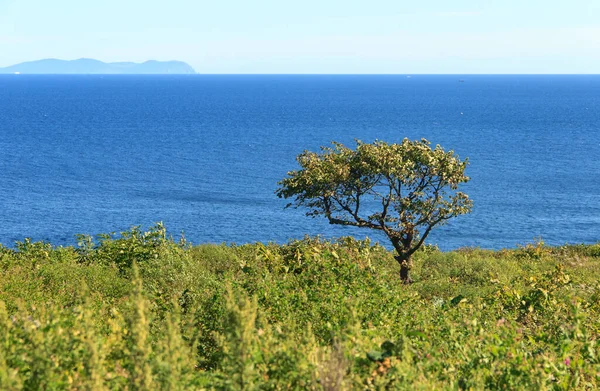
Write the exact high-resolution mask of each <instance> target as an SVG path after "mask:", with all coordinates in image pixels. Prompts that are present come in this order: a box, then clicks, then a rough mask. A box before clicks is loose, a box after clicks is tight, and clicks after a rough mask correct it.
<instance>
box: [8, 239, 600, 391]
mask: <svg viewBox="0 0 600 391" xmlns="http://www.w3.org/2000/svg"><path fill="white" fill-rule="evenodd" d="M597 248H598V244H596V245H569V246H561V247H550V246H547V245H545V244H543V243H541V241H538V242H537V243H535V244H531V245H525V246H521V247H520V248H517V249H514V250H502V251H497V252H494V251H487V250H480V249H461V250H457V251H454V252H449V253H444V252H440V251H439V250H438V249H436V248H433V247H423V248H421V249H420V250H419V251H418V252H416V253H415V256H414V261H415V267H414V269H413V272H414V274H415V275H417V276H418V282H416V283H414V284H412V285H410V286H399V285H398V284H395V283H394V282H393V281H391V278H390V276H392V275H396V274H397V272H398V267H399V266H398V265H397V264H395V263H394V262H390V260H391V259H393V254H391V253H390V252H389V251H387V250H386V249H385V248H383V247H381V246H379V245H377V244H372V243H371V242H370V241H368V240H366V241H358V240H355V239H352V238H341V239H339V240H335V241H326V240H323V239H321V238H310V237H306V238H304V239H303V240H295V241H291V242H289V243H288V244H285V245H277V244H266V245H265V244H261V243H256V244H246V245H242V246H225V245H217V246H216V245H201V246H197V247H191V246H187V245H182V244H180V243H175V242H174V241H173V240H171V239H169V238H167V237H166V235H164V234H158V235H157V234H156V231H155V228H153V229H152V230H151V231H150V232H149V233H144V232H140V231H139V229H134V230H133V231H132V232H129V233H125V234H122V235H121V236H120V237H118V238H114V237H113V236H111V239H103V240H101V241H100V243H95V242H93V241H91V242H90V241H88V242H87V244H83V245H82V246H78V247H77V248H71V247H65V248H63V247H53V246H51V245H49V244H47V243H33V242H31V241H24V242H22V243H20V244H18V245H17V247H16V248H15V249H8V248H3V247H2V248H0V267H1V268H2V274H0V389H2V390H125V389H128V390H149V389H152V390H189V389H192V390H202V389H207V390H211V389H227V390H230V389H245V390H247V389H261V390H349V389H356V390H379V389H400V390H403V389H406V390H413V389H423V390H430V389H455V390H467V389H494V390H495V389H509V390H521V389H539V390H544V389H546V390H579V389H580V390H591V389H598V387H599V386H600V346H599V345H598V342H597V341H598V337H599V332H600V304H599V303H600V300H599V298H600V285H599V284H598V281H597V275H598V273H599V272H600V260H599V259H598V257H597V256H596V249H597ZM121 250H123V253H121V252H120V251H121ZM124 254H126V255H124ZM155 254H156V255H157V256H154V255H155ZM113 256H114V257H115V258H114V259H113V258H112V257H113Z"/></svg>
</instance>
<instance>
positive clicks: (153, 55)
mask: <svg viewBox="0 0 600 391" xmlns="http://www.w3.org/2000/svg"><path fill="white" fill-rule="evenodd" d="M81 57H88V58H96V59H99V60H103V61H145V60H148V59H156V60H171V59H176V60H182V61H186V62H188V63H189V64H190V65H192V66H193V67H194V68H195V69H196V70H197V71H198V72H201V73H401V74H406V73H465V74H466V73H600V0H561V1H556V0H554V1H553V0H545V1H542V0H520V1H517V0H487V1H486V0H479V1H471V0H446V1H442V0H414V1H402V0H395V1H394V0H369V1H352V0H344V1H338V0H302V1H286V0H279V1H275V0H252V1H250V0H248V1H242V0H211V1H205V0H168V1H157V0H102V1H100V0H98V1H91V0H0V66H8V65H12V64H14V63H18V62H22V61H30V60H36V59H41V58H61V59H75V58H81Z"/></svg>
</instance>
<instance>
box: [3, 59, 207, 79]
mask: <svg viewBox="0 0 600 391" xmlns="http://www.w3.org/2000/svg"><path fill="white" fill-rule="evenodd" d="M0 73H4V74H7V73H12V74H80V75H92V74H93V75H118V74H125V75H162V74H169V75H173V74H178V75H182V74H184V75H189V74H195V73H196V71H195V70H194V68H192V67H191V66H189V65H188V64H186V63H185V62H182V61H154V60H151V61H146V62H143V63H135V62H111V63H106V62H102V61H98V60H94V59H90V58H80V59H78V60H72V61H66V60H57V59H46V60H39V61H29V62H23V63H20V64H16V65H12V66H9V67H6V68H0Z"/></svg>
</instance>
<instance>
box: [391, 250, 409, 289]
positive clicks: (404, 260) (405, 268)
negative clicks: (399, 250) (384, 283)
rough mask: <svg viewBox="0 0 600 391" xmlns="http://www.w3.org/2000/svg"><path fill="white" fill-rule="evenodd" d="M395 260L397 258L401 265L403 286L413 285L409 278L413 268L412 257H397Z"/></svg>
mask: <svg viewBox="0 0 600 391" xmlns="http://www.w3.org/2000/svg"><path fill="white" fill-rule="evenodd" d="M394 258H396V261H398V263H399V264H400V281H402V283H403V284H410V283H412V282H413V281H412V279H411V278H410V276H409V272H410V266H411V265H410V256H406V255H404V256H403V255H397V256H395V257H394Z"/></svg>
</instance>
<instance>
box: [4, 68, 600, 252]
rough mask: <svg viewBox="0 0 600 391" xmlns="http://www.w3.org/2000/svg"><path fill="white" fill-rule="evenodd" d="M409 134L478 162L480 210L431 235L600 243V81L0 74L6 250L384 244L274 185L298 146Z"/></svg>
mask: <svg viewBox="0 0 600 391" xmlns="http://www.w3.org/2000/svg"><path fill="white" fill-rule="evenodd" d="M459 80H463V81H462V82H461V81H459ZM404 137H409V138H411V139H416V138H421V137H425V138H427V139H429V140H430V141H432V142H433V143H434V144H435V143H439V144H441V145H442V146H444V147H445V148H447V149H454V150H455V151H456V152H457V153H458V154H459V155H460V156H461V157H469V160H470V163H471V164H470V166H469V167H468V169H467V172H468V174H469V175H470V176H471V182H470V183H468V184H467V186H465V188H464V189H465V191H466V192H467V193H468V194H469V195H470V196H471V198H472V199H473V200H474V203H475V204H474V205H475V206H474V211H473V213H472V214H471V215H467V216H462V217H459V218H457V219H455V220H454V221H452V222H450V224H449V225H447V226H445V227H443V228H441V229H439V230H438V231H437V232H434V233H433V234H432V235H431V236H430V238H431V239H430V240H429V242H430V243H437V244H438V245H439V246H440V247H441V248H443V249H452V248H457V247H463V246H480V247H483V248H502V247H514V246H515V245H516V244H524V243H528V242H532V241H533V240H534V238H538V237H541V238H542V239H543V240H544V241H545V242H546V243H550V244H564V243H566V242H569V243H581V242H597V241H599V240H600V76H420V75H414V76H412V77H406V76H241V75H240V76H26V75H2V76H0V243H2V244H4V245H6V246H12V245H13V244H14V242H15V241H17V240H23V239H24V238H25V237H31V238H32V239H34V240H46V241H50V242H52V243H53V244H57V245H58V244H73V243H75V237H74V235H75V234H77V233H86V234H98V233H106V232H111V231H119V230H124V229H127V228H128V227H130V226H132V225H143V226H144V227H148V226H150V225H151V224H152V223H154V222H157V221H163V222H164V223H165V224H166V226H167V229H168V230H169V232H170V233H172V234H173V235H174V236H175V237H177V236H179V234H180V232H181V231H184V232H185V236H186V238H187V239H188V240H190V241H191V242H192V243H194V244H197V243H201V242H236V243H246V242H254V241H263V242H267V241H276V242H286V241H288V240H289V239H290V238H301V237H302V236H303V235H304V234H311V235H312V234H321V235H324V236H327V237H332V236H341V235H357V236H365V235H369V236H371V237H372V238H374V239H376V240H381V241H382V242H383V238H382V237H380V236H377V235H372V233H371V232H368V231H363V230H357V229H349V228H343V227H337V226H331V225H329V224H327V223H326V222H325V220H324V219H311V218H308V217H305V216H304V215H303V211H301V210H291V209H284V205H285V204H286V201H285V200H280V199H278V198H277V197H276V196H275V195H274V191H275V189H276V187H277V184H276V183H277V181H278V180H280V179H281V178H283V177H284V176H285V174H286V172H287V171H288V170H291V169H294V168H296V162H295V156H296V155H297V154H298V153H300V152H301V151H302V150H304V149H312V150H315V149H317V148H318V147H319V146H320V145H325V144H328V143H329V142H330V141H332V140H336V141H341V142H343V143H347V144H349V145H352V144H353V140H354V139H355V138H357V139H361V140H363V141H365V142H371V141H373V140H375V139H380V140H384V141H388V142H398V141H401V140H402V139H403V138H404Z"/></svg>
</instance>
